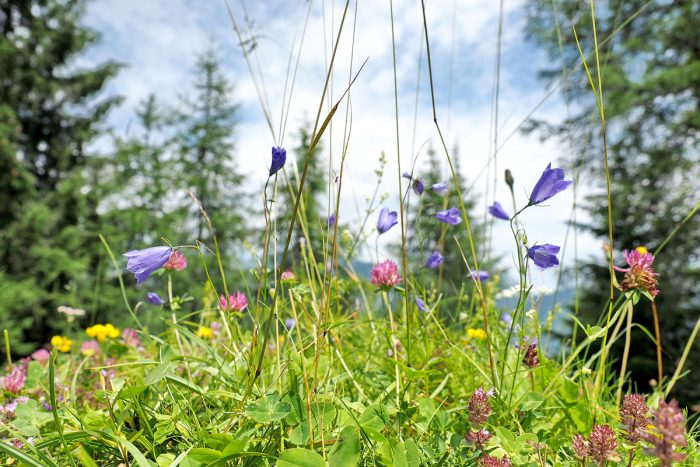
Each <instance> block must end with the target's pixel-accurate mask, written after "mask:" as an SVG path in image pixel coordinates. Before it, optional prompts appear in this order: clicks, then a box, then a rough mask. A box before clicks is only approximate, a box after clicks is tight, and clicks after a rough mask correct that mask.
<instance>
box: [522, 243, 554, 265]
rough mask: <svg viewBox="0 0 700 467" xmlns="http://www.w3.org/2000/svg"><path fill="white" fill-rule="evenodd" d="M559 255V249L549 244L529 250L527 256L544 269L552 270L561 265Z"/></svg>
mask: <svg viewBox="0 0 700 467" xmlns="http://www.w3.org/2000/svg"><path fill="white" fill-rule="evenodd" d="M557 253H559V247H558V246H556V245H550V244H549V243H545V244H544V245H535V246H533V247H532V248H528V249H527V256H529V257H530V259H531V260H532V261H533V262H534V263H535V264H536V265H537V266H539V267H541V268H542V269H547V268H551V267H552V266H557V265H558V264H559V260H558V259H557Z"/></svg>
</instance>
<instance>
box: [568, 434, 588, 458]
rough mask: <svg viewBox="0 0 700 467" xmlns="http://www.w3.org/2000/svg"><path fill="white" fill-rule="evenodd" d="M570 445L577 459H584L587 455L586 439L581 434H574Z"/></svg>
mask: <svg viewBox="0 0 700 467" xmlns="http://www.w3.org/2000/svg"><path fill="white" fill-rule="evenodd" d="M571 447H572V449H573V450H574V454H576V458H577V459H578V460H581V461H582V460H585V459H586V458H587V457H588V441H586V438H584V437H583V436H582V435H574V439H573V440H572V441H571Z"/></svg>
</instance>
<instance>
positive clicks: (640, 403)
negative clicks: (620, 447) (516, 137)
mask: <svg viewBox="0 0 700 467" xmlns="http://www.w3.org/2000/svg"><path fill="white" fill-rule="evenodd" d="M648 413H649V407H648V406H647V403H646V401H645V400H644V396H643V395H642V394H627V395H626V396H625V399H624V400H623V401H622V407H621V408H620V423H621V424H622V429H623V431H624V433H623V434H622V436H623V438H625V439H626V440H627V441H629V442H630V443H633V444H634V443H636V442H637V441H639V440H640V439H641V438H642V435H643V434H644V430H645V429H646V427H647V425H649V421H648V420H647V414H648Z"/></svg>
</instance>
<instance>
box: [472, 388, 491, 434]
mask: <svg viewBox="0 0 700 467" xmlns="http://www.w3.org/2000/svg"><path fill="white" fill-rule="evenodd" d="M490 395H491V391H489V392H485V391H484V390H483V389H482V388H479V389H477V390H476V391H474V393H473V394H472V397H471V398H470V399H469V404H468V405H467V412H468V414H469V421H470V422H471V423H472V425H474V426H481V425H483V424H484V422H486V419H487V418H488V417H489V415H491V404H490V403H489V396H490Z"/></svg>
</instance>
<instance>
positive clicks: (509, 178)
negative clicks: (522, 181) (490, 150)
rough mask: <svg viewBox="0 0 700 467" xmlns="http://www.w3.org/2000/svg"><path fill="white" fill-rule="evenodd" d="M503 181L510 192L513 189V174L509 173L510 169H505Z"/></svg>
mask: <svg viewBox="0 0 700 467" xmlns="http://www.w3.org/2000/svg"><path fill="white" fill-rule="evenodd" d="M505 179H506V185H508V187H509V188H510V189H511V190H512V189H513V182H514V181H515V180H513V174H512V173H511V171H510V169H506V172H505Z"/></svg>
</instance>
